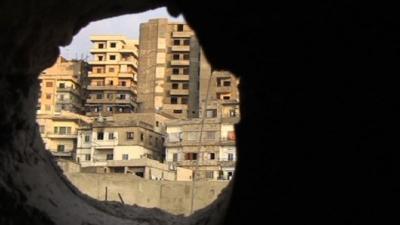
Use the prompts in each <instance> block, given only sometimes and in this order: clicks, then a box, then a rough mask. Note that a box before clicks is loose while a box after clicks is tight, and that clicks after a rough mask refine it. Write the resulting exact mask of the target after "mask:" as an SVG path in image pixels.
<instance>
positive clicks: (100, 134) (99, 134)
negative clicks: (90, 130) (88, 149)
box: [97, 132, 104, 140]
mask: <svg viewBox="0 0 400 225" xmlns="http://www.w3.org/2000/svg"><path fill="white" fill-rule="evenodd" d="M103 139H104V133H103V132H98V133H97V140H103Z"/></svg>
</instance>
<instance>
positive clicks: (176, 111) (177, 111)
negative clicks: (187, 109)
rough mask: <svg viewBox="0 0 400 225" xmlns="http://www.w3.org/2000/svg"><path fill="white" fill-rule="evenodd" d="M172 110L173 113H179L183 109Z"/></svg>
mask: <svg viewBox="0 0 400 225" xmlns="http://www.w3.org/2000/svg"><path fill="white" fill-rule="evenodd" d="M173 112H174V113H177V114H181V113H182V112H183V111H182V110H180V109H175V110H174V111H173Z"/></svg>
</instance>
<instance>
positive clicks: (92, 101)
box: [86, 98, 136, 106]
mask: <svg viewBox="0 0 400 225" xmlns="http://www.w3.org/2000/svg"><path fill="white" fill-rule="evenodd" d="M86 103H88V104H111V105H113V104H114V105H115V104H131V105H133V106H135V105H136V103H135V102H134V101H133V100H132V99H107V98H106V99H87V100H86Z"/></svg>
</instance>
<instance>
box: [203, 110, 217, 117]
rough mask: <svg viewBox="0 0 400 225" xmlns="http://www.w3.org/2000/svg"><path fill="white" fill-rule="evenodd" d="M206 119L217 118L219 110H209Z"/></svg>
mask: <svg viewBox="0 0 400 225" xmlns="http://www.w3.org/2000/svg"><path fill="white" fill-rule="evenodd" d="M206 117H207V118H215V117H217V110H216V109H207V111H206Z"/></svg>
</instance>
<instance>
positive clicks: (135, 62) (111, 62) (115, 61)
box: [89, 60, 138, 67]
mask: <svg viewBox="0 0 400 225" xmlns="http://www.w3.org/2000/svg"><path fill="white" fill-rule="evenodd" d="M89 64H90V65H118V64H119V65H121V64H122V65H132V66H135V67H137V65H138V62H137V61H133V60H132V61H128V60H120V61H118V60H103V61H97V60H94V61H89Z"/></svg>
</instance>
